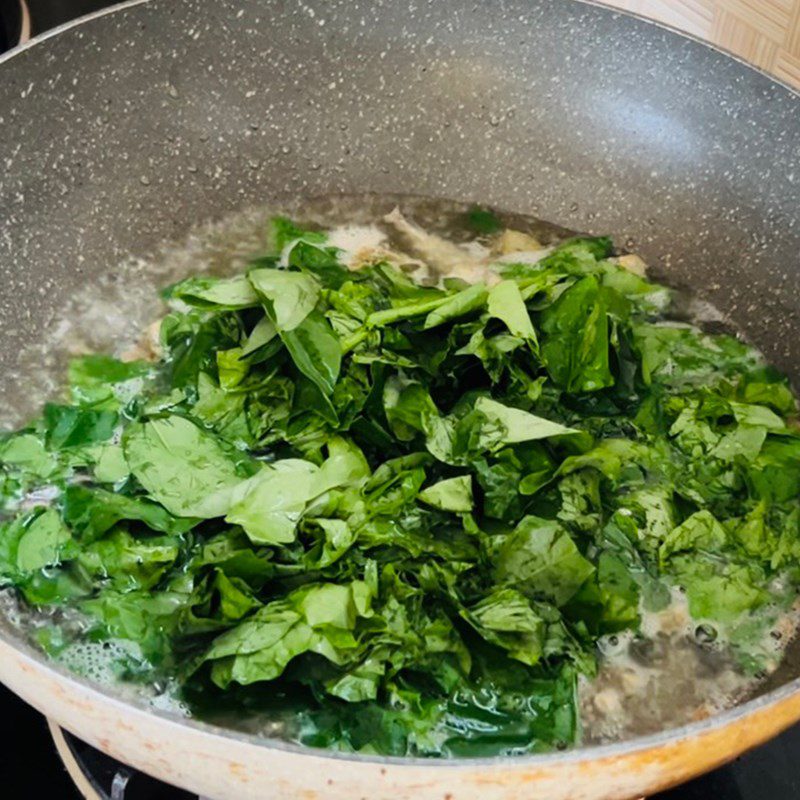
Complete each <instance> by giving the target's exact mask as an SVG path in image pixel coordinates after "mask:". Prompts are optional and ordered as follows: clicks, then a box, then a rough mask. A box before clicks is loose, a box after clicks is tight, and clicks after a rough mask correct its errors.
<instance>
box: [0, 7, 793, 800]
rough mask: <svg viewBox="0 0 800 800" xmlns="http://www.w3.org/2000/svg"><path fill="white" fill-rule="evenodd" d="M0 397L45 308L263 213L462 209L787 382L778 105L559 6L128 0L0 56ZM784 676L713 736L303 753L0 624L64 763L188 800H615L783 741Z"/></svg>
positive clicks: (19, 680)
mask: <svg viewBox="0 0 800 800" xmlns="http://www.w3.org/2000/svg"><path fill="white" fill-rule="evenodd" d="M0 62H1V63H0V334H1V336H0V398H3V397H5V398H10V397H11V396H12V395H13V396H18V395H19V394H20V393H24V392H25V391H26V386H27V385H26V378H25V373H24V371H22V372H21V371H20V370H19V367H20V364H19V363H18V360H19V353H20V351H21V349H22V347H23V345H24V344H25V343H26V341H27V340H28V339H29V338H30V336H31V335H32V333H33V332H39V331H41V329H42V328H43V327H46V326H48V325H50V324H51V322H52V320H53V319H54V318H55V317H56V316H57V312H58V310H59V309H60V308H61V306H62V304H63V301H64V298H65V297H66V296H68V295H70V294H71V293H74V292H75V291H76V290H80V289H81V288H82V287H84V286H85V285H86V284H87V283H90V282H93V281H94V280H95V279H96V278H97V277H98V276H100V275H101V274H103V273H107V272H108V271H109V270H110V269H113V267H114V265H115V264H116V263H118V262H119V260H120V259H121V258H122V257H123V256H124V255H127V254H134V255H136V254H146V253H147V252H149V251H150V250H151V249H152V248H153V247H154V246H155V245H156V244H157V243H159V242H161V241H164V240H168V239H174V238H176V237H180V236H181V235H182V234H184V233H185V232H186V231H187V229H188V228H189V227H190V226H191V225H192V224H193V223H195V222H197V221H198V220H204V219H209V218H219V217H222V216H224V215H225V214H228V213H230V212H232V211H234V210H236V209H238V208H241V207H244V206H248V205H253V204H261V203H264V202H265V201H266V200H268V199H269V198H270V197H272V196H275V195H293V196H297V195H304V194H309V195H312V194H313V195H323V194H328V193H332V192H365V191H371V192H400V193H411V194H419V195H433V196H442V197H450V198H457V199H461V200H468V201H469V200H476V201H480V202H483V203H490V204H494V205H496V206H498V207H501V208H506V209H509V210H513V211H521V212H528V213H534V214H537V215H539V216H541V217H543V218H545V219H549V220H552V221H553V222H556V223H559V224H561V225H564V226H567V227H569V228H573V229H583V230H588V231H592V232H596V233H610V234H613V235H614V236H615V237H616V238H617V240H618V241H620V242H622V243H626V242H627V243H629V246H631V247H635V249H637V250H638V251H639V252H641V253H642V254H643V256H644V257H645V258H646V259H647V260H649V261H650V262H651V264H653V265H655V267H656V269H657V271H658V273H660V274H661V275H662V276H663V277H666V278H667V279H668V280H669V281H670V282H672V283H676V284H691V285H692V286H693V287H695V288H696V289H697V290H698V291H699V292H700V294H701V295H702V296H703V297H705V298H707V299H708V300H710V301H711V302H713V303H714V304H715V305H716V306H717V307H719V308H720V309H721V310H722V311H723V312H724V313H725V314H727V315H728V316H729V317H730V318H731V319H732V320H734V321H735V322H736V323H737V324H738V325H739V326H740V327H741V329H743V330H744V331H745V332H746V333H747V335H748V336H749V337H750V338H751V340H752V341H754V342H755V344H757V345H758V346H760V347H761V348H763V350H764V351H765V352H766V353H767V355H768V356H769V357H770V358H771V359H772V360H773V361H774V362H775V363H777V364H778V365H780V366H782V367H783V368H784V369H786V370H787V371H788V372H790V373H792V374H793V375H794V377H795V378H797V377H798V376H800V366H799V365H800V316H799V315H798V312H800V290H799V289H798V284H799V282H800V256H799V255H798V254H800V98H798V96H797V95H796V94H793V93H792V92H791V91H790V90H789V89H788V88H786V87H785V86H782V85H780V84H779V83H776V82H774V81H772V80H770V79H769V78H767V77H765V76H764V75H762V74H760V73H758V72H756V71H754V70H752V69H750V68H748V67H746V66H744V65H743V64H741V63H739V62H737V61H735V60H734V59H732V58H730V57H728V56H726V55H724V54H721V53H719V52H716V51H714V50H712V49H710V48H709V47H706V46H704V45H702V44H699V43H698V42H695V41H692V40H691V39H688V38H685V37H682V36H680V35H677V34H675V33H673V32H670V31H667V30H665V29H663V28H659V27H656V26H654V25H651V24H648V23H645V22H643V21H640V20H637V19H634V18H632V17H628V16H623V15H620V14H616V13H612V12H610V11H608V10H606V9H603V8H599V7H595V6H592V5H586V4H583V3H578V2H572V1H571V0H497V1H495V2H489V0H438V2H433V0H409V1H406V0H403V1H402V2H394V0H328V2H323V0H305V1H303V0H296V1H295V0H291V1H290V0H286V2H280V1H278V0H276V2H268V1H267V0H150V2H133V3H129V4H127V5H126V6H123V7H122V8H120V9H119V10H116V11H113V12H112V13H103V14H100V15H97V16H94V17H91V18H89V19H87V20H86V21H85V22H83V23H81V24H79V25H74V26H69V27H67V28H65V29H62V30H60V31H57V32H55V33H54V34H52V35H49V36H47V37H46V38H44V39H42V40H40V41H38V42H34V43H33V44H31V45H30V46H28V47H26V48H24V49H21V50H20V51H18V52H16V53H12V54H10V55H9V56H7V57H5V58H4V59H0ZM797 675H800V659H797V658H795V657H791V656H790V659H789V661H788V662H787V665H786V666H785V667H784V668H783V669H782V671H781V672H780V674H779V676H777V677H775V678H774V679H773V684H774V685H773V686H772V687H771V688H770V690H769V691H765V692H764V693H763V694H762V695H761V696H759V697H758V698H756V699H753V700H751V701H750V702H748V703H746V704H743V705H740V706H739V707H737V708H735V709H733V710H731V711H728V712H726V713H723V714H719V715H718V716H716V717H713V718H711V719H707V720H705V721H702V722H698V723H696V724H693V725H690V726H687V727H684V728H681V729H678V730H671V731H666V732H664V733H661V734H659V735H656V736H651V737H648V738H643V739H637V740H632V741H628V742H625V743H622V744H617V745H612V746H602V747H597V748H589V749H578V750H574V751H571V752H566V753H559V754H554V755H546V756H538V757H524V758H516V759H494V760H461V761H451V762H434V761H421V760H413V759H406V760H402V759H389V758H383V759H382V758H375V757H367V756H363V757H356V756H342V755H331V754H327V753H325V752H322V751H309V750H304V749H302V748H300V747H295V746H291V745H286V744H281V743H277V742H273V741H269V740H263V739H261V740H258V739H254V738H248V737H247V736H243V735H238V734H233V733H230V732H226V731H224V730H222V729H219V728H214V727H210V726H207V725H202V724H199V723H196V722H189V721H186V720H184V719H180V718H178V717H173V716H170V715H169V714H166V713H158V712H154V711H152V710H149V709H147V708H146V707H145V706H143V705H141V704H137V703H136V702H135V701H129V700H124V699H122V698H121V697H119V696H114V695H113V694H112V693H110V692H109V691H107V690H104V689H102V688H99V687H97V686H94V685H91V684H90V683H88V682H86V681H84V680H81V679H77V678H75V677H72V676H70V675H67V674H66V673H65V672H63V671H62V670H60V669H58V668H55V667H53V666H52V665H51V664H48V663H47V661H46V660H45V658H44V657H43V656H41V655H39V654H38V653H36V652H34V651H33V650H31V649H30V648H29V647H27V646H26V645H25V644H24V643H23V642H22V641H21V640H20V639H19V637H17V636H16V635H15V634H14V633H13V632H12V631H11V629H10V627H8V628H7V629H6V630H5V632H2V633H0V679H2V680H3V681H4V682H5V683H6V684H8V685H9V686H10V687H11V688H12V689H13V690H14V691H16V692H18V693H19V694H20V695H22V696H23V697H24V698H25V699H27V700H28V701H29V702H30V703H32V704H33V705H34V706H36V707H37V708H39V709H40V710H41V711H43V712H44V713H45V714H47V715H48V716H50V717H52V718H53V719H54V720H56V721H57V722H58V723H60V724H62V725H64V726H65V727H67V728H68V729H69V730H71V731H73V732H74V733H76V734H77V735H78V736H80V737H81V738H82V739H85V740H87V741H88V742H90V743H91V744H93V745H95V746H97V747H99V748H101V749H102V750H105V751H107V752H109V753H112V754H113V755H115V756H117V757H118V758H120V759H121V760H123V761H127V762H129V763H131V764H132V765H134V766H136V767H139V768H141V769H143V770H145V771H146V772H150V773H152V774H154V775H156V776H158V777H160V778H162V779H165V780H167V781H170V782H173V783H175V784H178V785H180V786H182V787H185V788H188V789H191V790H193V791H195V792H199V793H201V794H204V795H208V796H210V797H213V798H215V800H217V799H218V800H256V798H258V800H263V798H266V797H268V798H300V797H302V798H314V797H320V798H321V797H326V798H327V797H331V798H342V800H345V799H346V800H353V799H357V798H361V797H369V798H370V799H371V800H372V799H373V798H381V797H386V798H393V800H401V798H414V799H415V800H423V798H424V799H425V800H427V798H431V799H436V800H449V799H450V798H452V800H457V799H459V798H465V797H476V798H477V797H480V798H481V800H492V799H494V798H517V797H525V798H541V799H544V798H547V800H581V798H583V799H584V800H589V799H590V798H591V799H592V800H599V799H600V798H629V797H633V796H636V795H638V794H643V793H647V792H651V791H654V790H656V789H658V788H661V787H664V786H666V785H669V784H672V783H676V782H678V781H681V780H684V779H686V778H688V777H690V776H692V775H694V774H696V773H697V772H699V771H701V770H704V769H708V768H710V767H713V766H715V765H717V764H720V763H721V762H723V761H725V760H727V759H730V758H732V757H734V756H735V755H737V754H738V753H740V752H741V751H742V750H744V749H746V748H748V747H751V746H753V745H755V744H758V743H759V742H761V741H763V740H765V739H767V738H768V737H770V736H772V735H774V734H776V733H777V732H778V731H780V730H782V729H783V728H785V727H786V726H788V725H789V724H790V723H792V722H793V721H795V720H797V719H800V680H798V678H797V677H796V676H797Z"/></svg>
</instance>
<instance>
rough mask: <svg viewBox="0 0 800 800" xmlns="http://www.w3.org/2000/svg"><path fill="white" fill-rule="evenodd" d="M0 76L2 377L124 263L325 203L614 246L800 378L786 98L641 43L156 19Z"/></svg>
mask: <svg viewBox="0 0 800 800" xmlns="http://www.w3.org/2000/svg"><path fill="white" fill-rule="evenodd" d="M0 74H1V75H2V79H0V168H1V169H0V274H1V275H2V281H0V320H2V323H3V330H4V334H5V340H4V347H3V349H2V353H1V354H0V366H3V367H5V366H11V365H12V364H13V360H14V357H15V353H16V350H17V347H16V345H17V340H16V336H17V335H18V334H19V335H21V336H23V337H24V335H25V331H24V329H25V326H27V325H39V324H41V323H42V322H43V321H45V320H46V319H47V317H48V310H49V309H48V306H49V304H53V303H58V302H59V298H60V297H62V296H63V293H64V292H68V291H70V290H71V289H72V288H73V287H75V286H80V285H81V284H82V283H83V282H85V281H86V280H91V276H92V275H93V274H96V273H97V272H98V271H100V270H104V269H107V268H108V267H109V266H110V265H113V264H114V263H115V262H116V261H118V260H119V259H120V257H121V256H123V255H124V254H127V253H131V252H132V253H142V252H146V251H147V250H148V249H149V248H150V247H151V246H153V245H154V244H155V243H157V242H159V241H160V240H163V239H164V238H170V237H173V236H176V235H179V234H181V233H183V232H184V231H185V230H186V229H187V228H188V226H189V225H190V224H191V223H192V222H195V221H198V220H203V219H206V218H208V217H219V216H222V215H224V214H225V213H228V212H230V211H232V210H234V209H237V208H240V207H242V206H244V205H248V204H252V203H259V202H263V201H264V200H265V199H266V198H268V197H269V196H271V195H274V194H281V193H285V194H290V195H294V194H298V193H314V194H324V193H327V192H338V191H343V192H352V191H378V192H380V191H391V192H403V193H416V194H429V195H439V196H447V197H452V198H457V199H465V200H480V201H483V202H490V203H493V204H496V205H498V206H500V207H504V208H508V209H510V210H516V211H531V210H533V211H534V213H537V214H539V215H540V216H542V217H544V218H545V219H549V220H552V221H554V222H557V223H560V224H563V225H566V226H569V227H572V228H580V229H587V230H591V231H593V232H603V233H605V232H609V233H612V234H614V235H615V236H616V237H617V239H618V241H619V242H622V243H624V242H626V241H627V242H629V244H631V245H632V246H634V247H635V248H637V249H638V250H640V251H641V252H642V253H643V255H644V256H645V257H646V258H647V259H648V260H650V261H652V262H653V263H654V264H656V265H658V266H659V268H660V271H661V272H663V273H665V274H666V275H667V276H668V277H669V279H670V280H672V281H674V282H679V283H680V282H691V283H692V284H694V285H696V286H698V287H699V288H700V289H701V290H702V292H703V294H704V295H705V296H706V297H708V298H709V299H710V300H712V301H713V302H714V303H716V304H718V305H719V306H720V307H721V308H722V309H723V310H724V311H726V312H730V313H731V315H732V317H733V318H734V319H735V320H736V321H737V322H741V323H743V325H744V327H745V329H746V330H747V331H748V332H749V333H750V335H751V336H752V338H753V339H754V340H755V341H756V343H757V344H759V345H760V346H762V347H764V348H765V349H766V350H767V352H768V353H769V354H770V355H771V356H772V357H773V358H774V359H775V360H776V361H778V362H780V363H781V364H782V365H783V366H785V367H788V368H789V369H792V368H794V367H795V365H796V364H797V363H798V362H800V359H798V355H800V337H798V336H792V335H790V332H791V331H792V330H793V329H795V330H796V329H799V328H800V320H798V317H797V313H798V307H800V298H798V293H797V280H798V253H799V252H800V99H799V98H798V96H797V95H796V94H794V93H792V92H791V91H790V90H789V89H787V88H785V87H783V86H781V85H780V84H777V83H775V82H773V81H771V80H769V79H768V78H766V77H765V76H763V75H761V74H759V73H758V72H756V71H754V70H751V69H748V68H746V67H744V66H742V65H741V64H740V63H738V62H736V61H734V60H732V59H730V58H728V57H726V56H724V55H721V54H720V53H718V52H715V51H713V50H712V49H710V48H708V47H705V46H703V45H700V44H698V43H696V42H694V41H691V40H689V39H687V38H684V37H677V36H676V35H675V34H673V33H671V32H668V31H666V30H664V29H661V28H658V27H656V26H654V25H651V24H648V23H644V22H641V21H639V20H636V19H634V18H631V17H627V16H624V15H621V14H617V13H612V12H609V11H608V10H606V9H602V8H597V7H593V6H587V5H584V4H581V3H576V2H570V1H569V0H506V2H503V3H490V2H479V1H478V2H476V1H475V0H472V1H471V2H470V1H468V0H448V2H438V3H434V2H425V0H421V1H420V0H413V1H412V2H408V3H406V2H382V1H381V0H356V2H352V0H346V1H345V0H334V1H333V2H330V1H329V2H317V1H316V0H314V1H312V2H288V1H287V2H272V3H271V2H266V1H265V0H239V1H238V2H234V1H233V0H205V2H204V1H203V0H181V2H175V1H174V0H152V1H151V2H148V3H145V4H143V5H134V6H132V7H128V8H127V9H124V10H120V11H118V12H116V13H113V14H110V15H105V16H100V17H98V18H95V19H92V20H90V21H88V22H86V23H85V24H83V25H81V26H79V27H77V28H72V29H71V30H68V31H67V32H65V33H62V34H60V35H57V36H55V37H54V38H50V39H49V40H48V41H47V42H44V43H41V44H37V45H34V46H33V47H31V48H30V49H27V50H25V51H23V52H21V53H19V54H18V55H16V56H14V57H12V58H10V59H9V60H8V61H7V63H5V64H3V65H2V71H1V73H0ZM29 287H36V289H37V290H38V289H43V291H34V292H31V291H29ZM21 321H24V323H23V324H20V322H21ZM0 388H1V387H0Z"/></svg>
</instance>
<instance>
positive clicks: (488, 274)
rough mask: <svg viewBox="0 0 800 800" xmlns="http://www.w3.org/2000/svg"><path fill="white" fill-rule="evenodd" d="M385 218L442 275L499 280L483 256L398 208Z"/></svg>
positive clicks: (489, 280)
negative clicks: (425, 227) (411, 219)
mask: <svg viewBox="0 0 800 800" xmlns="http://www.w3.org/2000/svg"><path fill="white" fill-rule="evenodd" d="M383 221H384V222H385V223H386V224H387V225H391V226H392V228H394V230H396V231H397V233H399V234H400V237H401V238H402V239H403V243H404V245H405V246H406V247H407V248H408V250H409V251H410V252H411V254H412V255H414V256H417V258H421V259H422V260H423V261H424V262H425V263H426V264H427V265H428V266H429V267H430V268H431V270H433V271H434V272H435V273H437V274H438V275H439V276H440V277H442V278H461V279H463V280H465V281H467V282H468V283H478V282H479V281H483V282H485V283H487V284H489V285H492V284H495V283H497V282H498V281H499V280H500V278H499V276H498V275H497V274H496V273H494V272H492V270H490V269H488V268H487V266H486V263H485V261H484V260H483V259H481V258H478V257H477V256H475V255H473V254H472V253H470V252H469V251H468V250H466V249H465V248H463V247H459V246H458V245H457V244H455V243H453V242H448V241H447V239H443V238H442V237H441V236H436V235H435V234H433V233H428V232H427V231H425V230H423V229H422V228H420V227H418V226H417V225H414V223H413V222H409V221H408V220H407V219H406V218H405V217H404V216H403V214H402V212H401V211H400V209H399V208H395V209H394V210H393V211H391V212H390V213H389V214H387V215H386V216H385V217H384V218H383Z"/></svg>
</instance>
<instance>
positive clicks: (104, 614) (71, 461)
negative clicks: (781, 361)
mask: <svg viewBox="0 0 800 800" xmlns="http://www.w3.org/2000/svg"><path fill="white" fill-rule="evenodd" d="M270 238H271V244H270V250H269V254H268V255H266V256H264V257H262V258H258V259H256V260H255V261H253V262H252V263H251V265H250V266H249V268H248V270H247V273H246V274H245V275H239V276H236V277H233V278H228V279H220V278H211V277H193V278H189V279H188V280H185V281H183V282H181V283H179V284H177V285H174V286H172V287H170V288H169V289H168V290H167V291H166V293H165V297H166V299H167V301H168V303H169V305H170V307H171V309H172V310H171V312H170V313H169V314H168V315H167V316H166V317H165V319H164V320H163V322H162V324H161V333H160V337H161V345H162V347H163V354H162V357H161V358H160V359H159V360H157V361H156V362H153V363H150V362H146V361H134V362H128V363H123V362H121V361H118V360H116V359H114V358H110V357H107V356H100V355H95V356H87V357H84V358H79V359H76V360H74V361H73V362H72V364H71V366H70V369H69V397H68V398H67V399H66V400H65V401H64V402H63V403H62V404H48V405H47V406H45V409H44V413H43V414H42V416H41V417H40V418H39V419H37V420H36V421H35V422H33V423H31V424H30V425H29V426H28V427H27V428H25V429H24V430H21V431H18V432H15V433H12V434H9V435H7V436H5V437H4V439H3V440H2V444H0V459H1V460H2V473H1V476H2V493H1V497H2V505H3V509H4V512H5V517H6V521H5V522H4V523H3V525H2V530H1V531H0V581H2V583H4V584H7V585H12V586H15V587H16V588H17V589H18V591H19V592H20V593H21V594H22V596H23V597H24V598H25V599H26V600H27V601H28V603H30V604H33V605H35V606H41V607H47V606H55V607H59V606H60V607H67V608H70V609H77V610H78V611H79V612H81V614H82V615H83V616H84V617H85V618H86V619H88V620H89V621H90V624H89V632H88V633H86V634H84V635H85V636H86V637H88V638H90V639H92V640H96V641H103V640H110V639H111V640H115V641H117V642H122V643H123V644H124V649H125V657H124V659H122V661H121V667H120V668H121V669H122V670H123V671H124V673H125V675H126V676H127V677H130V678H136V679H138V680H155V679H156V678H158V677H162V676H164V675H168V676H172V677H177V678H178V680H179V681H180V683H181V685H182V687H183V691H184V692H185V695H186V696H187V697H188V698H190V699H192V698H193V699H194V701H195V702H196V703H197V704H198V707H199V706H200V705H204V706H205V707H206V708H208V707H222V706H224V705H225V704H226V703H236V704H240V705H243V706H244V707H249V708H252V709H261V710H264V711H265V713H270V714H273V715H274V716H275V718H277V719H281V720H283V721H285V723H286V726H287V727H286V730H287V735H290V736H293V737H295V738H297V739H298V740H300V741H303V742H306V743H309V744H314V745H320V746H329V747H338V748H343V749H355V750H362V751H371V752H382V753H393V754H405V753H421V754H431V755H433V754H440V755H464V754H470V755H476V754H480V755H487V754H497V753H522V752H534V751H539V750H542V749H548V748H551V747H554V746H564V745H566V744H568V743H571V742H572V741H574V739H575V738H576V736H577V734H578V720H577V711H576V699H575V691H576V690H575V687H576V676H577V675H578V674H581V673H583V674H586V675H590V676H591V675H592V674H593V672H594V670H595V645H596V642H597V640H598V638H599V637H601V636H603V635H606V634H610V633H614V632H618V631H622V630H625V629H634V630H635V629H636V628H637V626H638V624H639V620H640V614H642V613H643V612H644V611H653V610H658V609H661V608H663V607H664V606H665V605H666V604H667V603H668V602H669V599H670V593H669V589H668V587H669V586H680V587H681V588H682V589H683V590H684V591H685V592H686V595H687V598H688V603H689V608H690V611H691V614H692V615H693V617H694V618H696V619H697V620H702V621H703V622H704V623H705V624H706V628H705V630H708V626H712V625H713V626H714V629H715V630H716V631H718V634H719V636H720V638H721V639H722V640H725V641H727V642H728V643H729V644H730V646H731V647H732V648H734V649H735V648H736V647H737V646H739V647H741V648H743V647H744V645H742V642H743V641H744V639H743V637H744V634H743V633H742V631H745V630H750V629H751V628H752V626H753V624H755V623H754V621H755V622H758V620H759V619H760V617H759V616H758V615H759V613H760V612H761V611H762V610H763V609H766V608H770V607H774V605H775V604H776V603H777V602H779V601H781V598H783V601H785V602H788V601H789V599H791V598H792V597H793V596H794V594H795V589H794V586H795V585H796V582H797V581H798V580H800V435H798V432H797V430H796V428H793V419H794V414H795V411H796V406H795V400H794V398H793V395H792V393H791V391H790V389H789V387H788V385H787V383H786V381H785V380H784V379H783V378H782V377H781V376H780V375H778V374H777V373H776V372H775V371H774V370H772V369H770V368H769V367H767V366H765V365H764V364H763V363H762V361H761V359H760V357H759V356H758V354H757V353H756V352H755V351H753V350H752V349H751V348H749V347H748V346H746V345H744V344H742V343H741V342H739V341H737V340H736V339H734V338H731V337H728V336H719V335H716V336H712V335H706V334H704V333H703V332H701V331H700V330H698V329H696V328H693V327H690V326H688V325H686V324H681V323H676V322H669V321H665V319H664V317H665V315H666V313H667V312H666V309H667V307H668V306H669V303H670V296H671V295H670V292H669V291H668V290H666V289H665V288H664V287H661V286H658V285H656V284H653V283H650V282H648V281H647V280H646V279H644V278H641V277H639V276H637V275H635V274H633V273H632V272H629V271H626V270H625V269H624V268H622V267H621V266H620V265H619V263H617V261H616V259H614V258H613V257H612V246H611V242H610V241H609V240H607V239H603V238H595V239H589V238H582V239H581V238H579V239H573V240H570V241H567V242H565V243H563V244H561V245H560V246H559V247H557V248H556V249H555V250H554V251H553V252H551V253H550V254H549V255H547V256H546V257H545V258H544V259H543V260H541V261H539V262H538V263H535V264H530V263H520V264H514V263H504V264H498V265H496V267H495V270H496V272H497V274H498V275H499V276H500V278H501V280H499V282H494V283H493V285H491V286H488V285H484V284H476V285H467V284H465V283H463V282H462V281H459V280H457V279H453V278H448V279H446V280H445V281H444V282H443V285H442V286H439V287H424V286H420V285H417V284H415V283H414V282H413V281H411V280H410V279H409V278H408V277H406V276H405V275H404V273H403V272H402V271H401V270H398V269H396V268H395V267H392V266H390V265H389V264H388V263H385V262H379V263H374V264H371V265H367V266H365V267H364V268H362V269H360V270H358V271H351V270H349V269H347V268H346V267H345V266H344V265H343V264H342V263H341V261H340V257H341V254H340V253H339V251H337V250H336V249H335V248H333V247H330V246H328V245H327V243H326V236H325V234H324V233H320V232H310V231H303V230H300V229H298V228H296V227H295V226H294V225H292V224H291V223H290V222H288V221H287V220H283V219H276V220H274V221H273V222H272V227H271V236H270ZM778 579H780V580H778ZM779 584H780V586H781V587H783V589H782V594H776V591H777V590H776V586H778V585H779ZM787 587H788V588H787ZM748 626H749V627H748ZM40 638H41V641H42V644H44V645H46V646H47V648H48V649H49V650H50V652H52V653H54V654H57V653H58V652H59V650H60V649H62V648H66V649H67V650H69V646H70V638H69V637H68V636H67V635H66V634H64V635H63V636H59V634H58V631H55V630H53V629H52V628H50V629H43V631H42V632H41V636H40ZM745 650H746V648H744V650H743V652H742V656H743V658H742V659H741V660H743V661H745V660H746V658H744V657H745V656H746V655H747V653H746V652H745ZM753 668H757V667H753Z"/></svg>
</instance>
